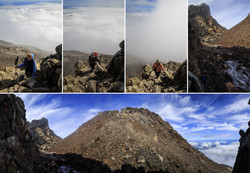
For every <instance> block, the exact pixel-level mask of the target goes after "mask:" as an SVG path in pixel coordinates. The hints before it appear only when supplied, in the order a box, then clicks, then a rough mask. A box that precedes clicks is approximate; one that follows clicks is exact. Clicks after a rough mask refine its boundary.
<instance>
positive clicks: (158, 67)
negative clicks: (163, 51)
mask: <svg viewBox="0 0 250 173" xmlns="http://www.w3.org/2000/svg"><path fill="white" fill-rule="evenodd" d="M153 70H154V71H155V74H156V78H158V77H159V75H160V74H161V70H164V71H165V72H166V70H165V69H164V67H163V65H162V63H160V61H159V60H158V59H157V60H156V61H155V63H154V65H153ZM166 73H167V72H166Z"/></svg>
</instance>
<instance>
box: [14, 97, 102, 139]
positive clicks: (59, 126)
mask: <svg viewBox="0 0 250 173" xmlns="http://www.w3.org/2000/svg"><path fill="white" fill-rule="evenodd" d="M17 96H18V97H20V98H21V99H22V100H23V101H24V104H25V109H26V119H27V120H28V121H29V122H31V121H32V120H34V119H36V120H37V119H41V118H43V117H45V118H47V119H48V121H49V126H50V128H51V129H52V130H53V131H54V132H55V133H56V134H57V135H59V136H60V137H62V138H64V137H66V136H68V135H70V134H71V133H73V132H74V131H75V130H76V129H77V128H78V127H79V126H81V125H82V124H83V123H85V122H87V121H88V120H90V119H92V118H94V117H95V116H96V115H97V114H98V113H99V112H102V111H103V110H102V109H96V108H92V109H86V110H84V111H82V110H75V108H72V107H66V106H64V101H63V100H61V99H60V98H52V99H51V98H50V97H51V96H52V97H54V96H53V95H46V94H17Z"/></svg>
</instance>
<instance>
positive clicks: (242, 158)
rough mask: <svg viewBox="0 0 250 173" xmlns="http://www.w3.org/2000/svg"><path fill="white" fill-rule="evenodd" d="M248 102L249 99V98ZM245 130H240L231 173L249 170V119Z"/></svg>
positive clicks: (241, 172)
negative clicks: (237, 148) (238, 144)
mask: <svg viewBox="0 0 250 173" xmlns="http://www.w3.org/2000/svg"><path fill="white" fill-rule="evenodd" d="M249 104H250V100H249ZM248 126H249V127H248V129H247V130H246V132H244V131H243V130H240V136H241V138H240V140H239V141H240V146H239V150H238V154H237V157H236V161H235V163H234V167H233V173H249V172H250V164H249V163H250V121H249V122H248Z"/></svg>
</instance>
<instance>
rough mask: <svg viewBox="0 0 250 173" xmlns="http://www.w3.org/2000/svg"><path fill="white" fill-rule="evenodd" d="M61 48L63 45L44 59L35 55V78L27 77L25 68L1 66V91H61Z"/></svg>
mask: <svg viewBox="0 0 250 173" xmlns="http://www.w3.org/2000/svg"><path fill="white" fill-rule="evenodd" d="M61 49H62V45H59V46H57V47H56V51H57V53H56V54H54V55H50V56H48V57H46V58H42V59H37V58H36V57H35V61H36V69H37V71H36V78H35V79H33V78H32V77H30V78H27V77H26V76H25V70H24V69H23V68H21V69H19V68H18V69H17V68H15V67H4V68H0V92H61V90H62V89H61V88H62V87H61V84H62V82H61V75H62V74H61V73H62V54H61V51H62V50H61ZM23 59H24V58H23ZM23 59H22V60H21V61H23Z"/></svg>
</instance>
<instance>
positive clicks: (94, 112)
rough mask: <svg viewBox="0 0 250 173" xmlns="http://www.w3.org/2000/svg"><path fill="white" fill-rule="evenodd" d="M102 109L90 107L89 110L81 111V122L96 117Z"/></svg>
mask: <svg viewBox="0 0 250 173" xmlns="http://www.w3.org/2000/svg"><path fill="white" fill-rule="evenodd" d="M102 111H103V110H102V109H89V110H88V111H85V112H84V113H81V122H82V123H85V122H87V121H88V120H90V119H92V118H94V117H95V116H96V115H97V114H98V113H99V112H102Z"/></svg>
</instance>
